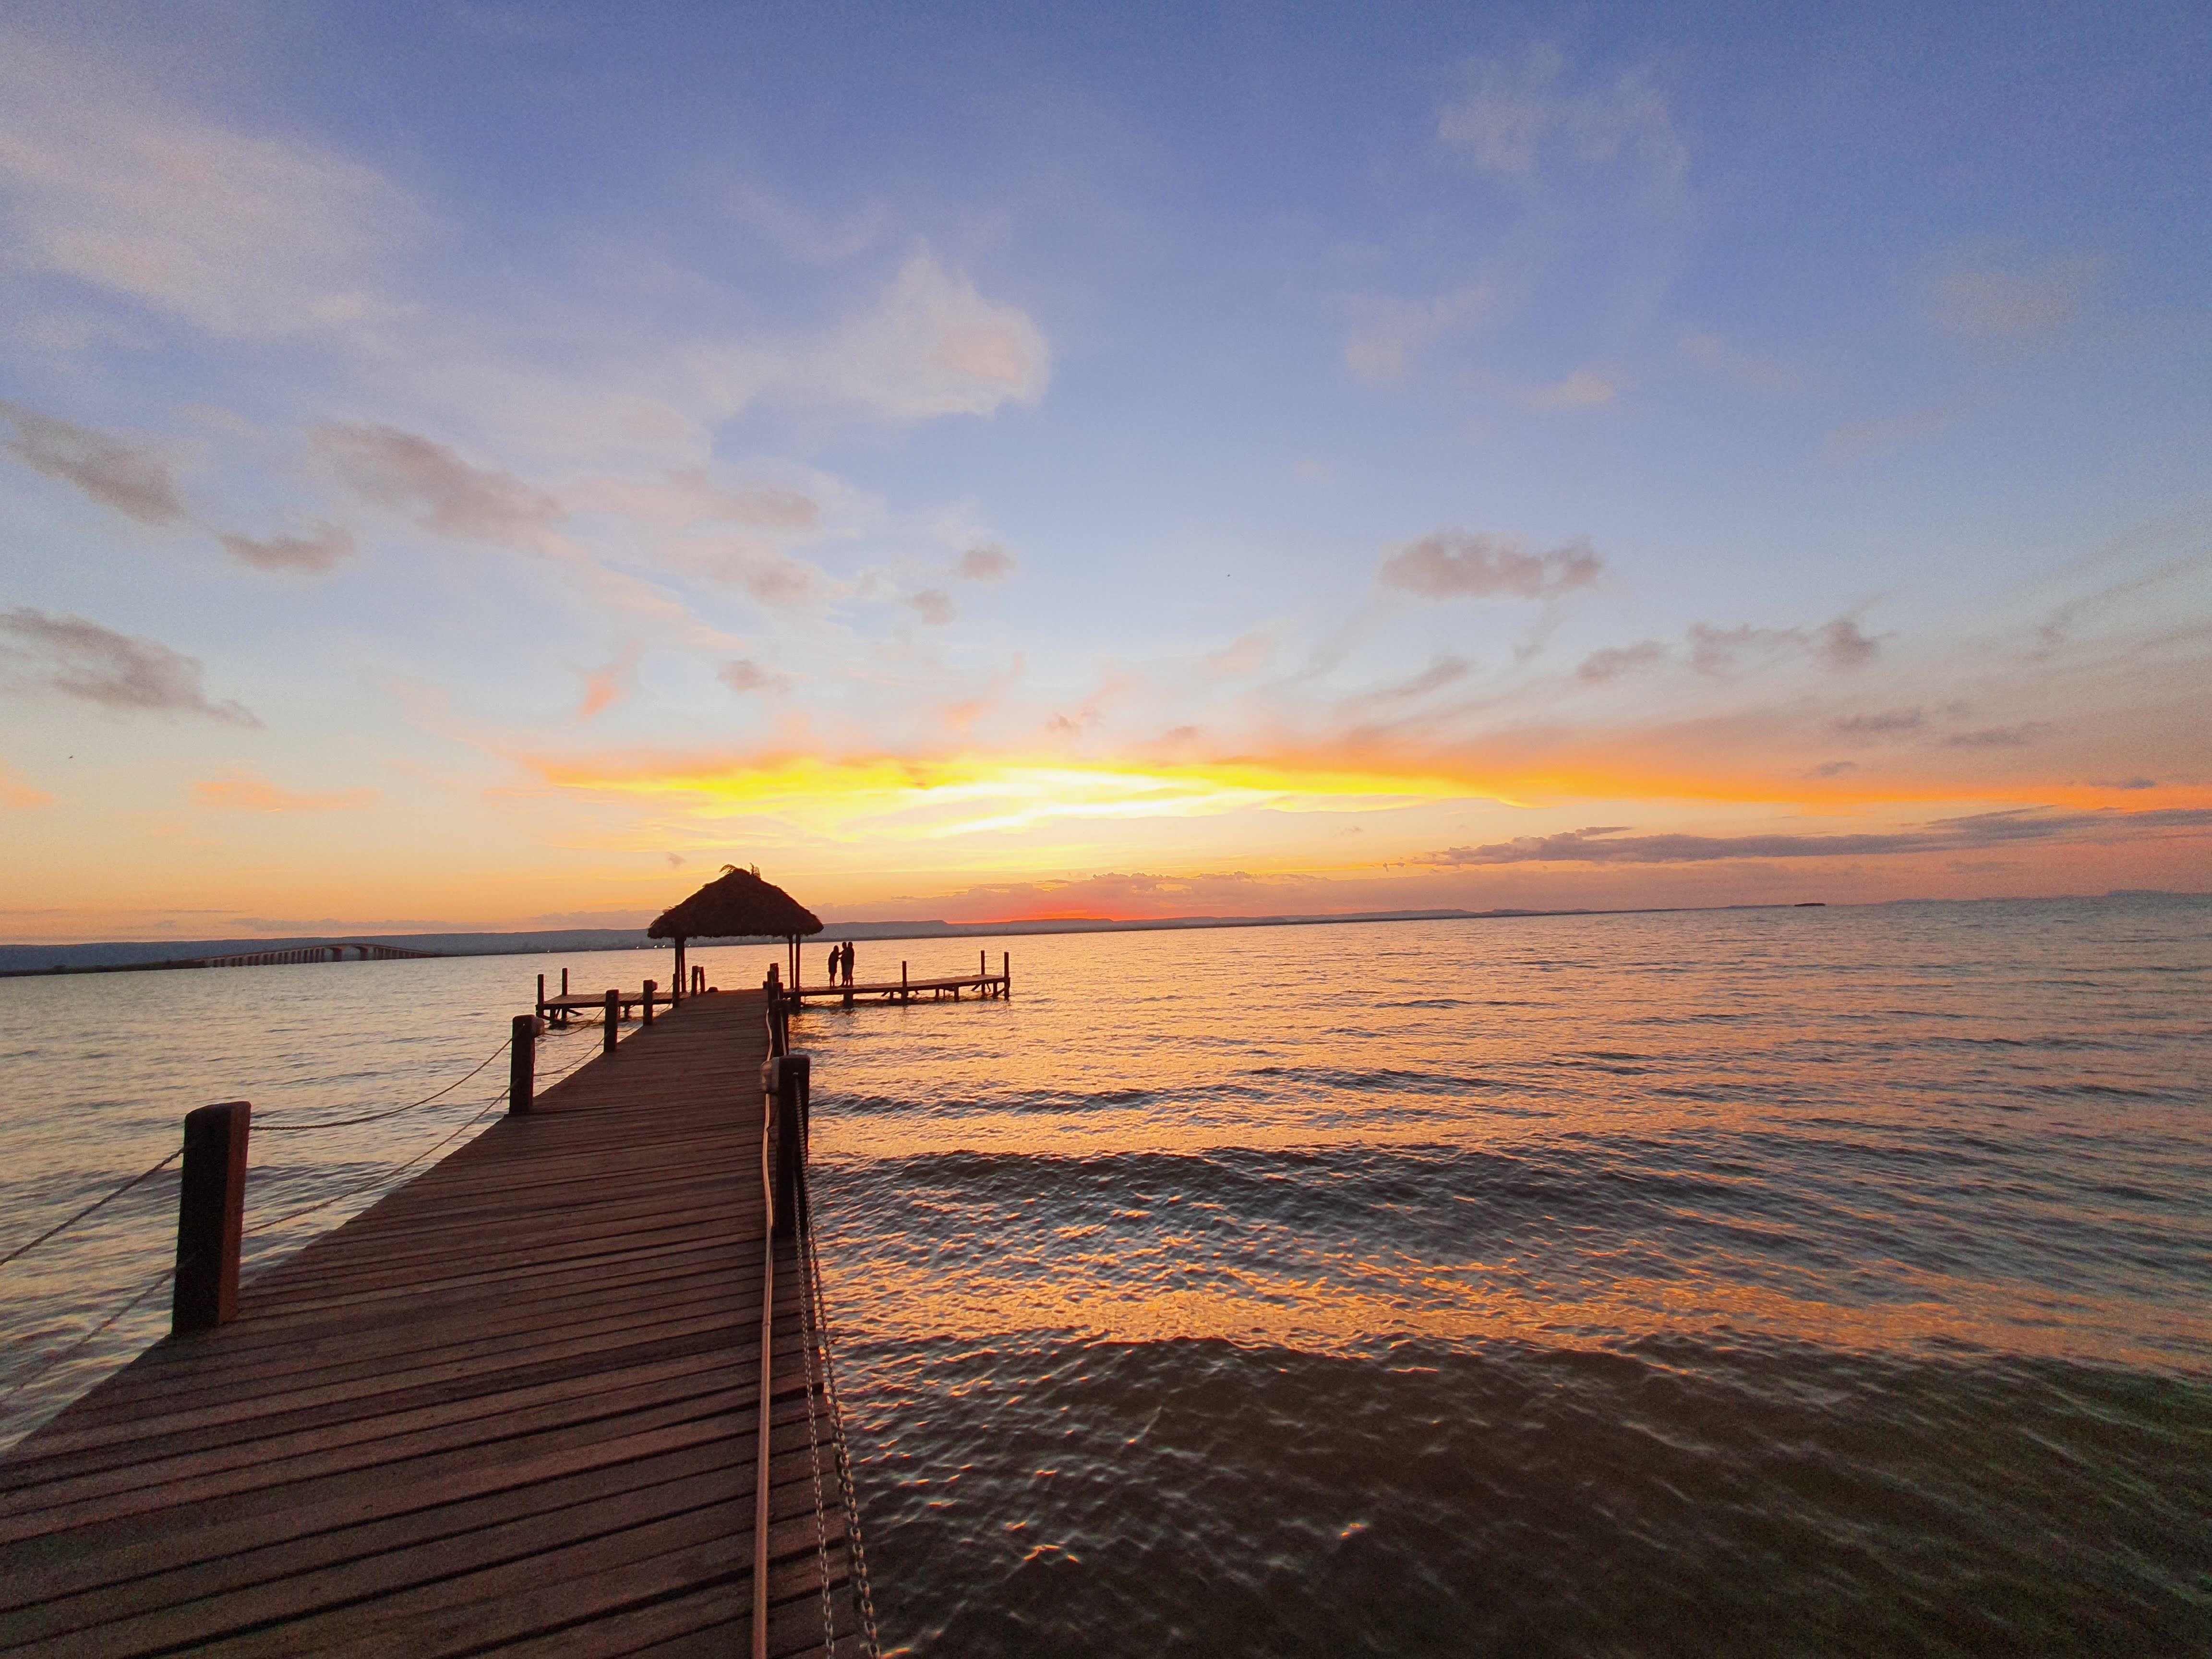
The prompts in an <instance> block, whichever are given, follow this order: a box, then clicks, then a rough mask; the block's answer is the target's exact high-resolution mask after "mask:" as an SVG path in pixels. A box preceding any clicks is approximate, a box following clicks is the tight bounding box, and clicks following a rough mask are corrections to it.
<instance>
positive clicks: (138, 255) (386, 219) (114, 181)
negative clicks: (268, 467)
mask: <svg viewBox="0 0 2212 1659" xmlns="http://www.w3.org/2000/svg"><path fill="white" fill-rule="evenodd" d="M0 188H4V190H5V191H6V193H7V195H8V197H9V202H10V205H11V207H12V213H11V215H10V217H9V225H10V229H11V238H12V241H13V243H14V247H15V254H16V257H17V258H19V259H21V260H22V261H23V262H24V263H26V264H30V265H33V266H35V267H40V268H43V269H45V270H53V271H59V272H62V273H64V274H65V275H68V276H74V277H76V278H79V279H81V280H82V281H84V282H87V283H94V284H95V285H97V286H99V287H100V288H103V289H107V290H109V291H110V292H112V293H118V294H123V295H129V296H131V298H132V299H134V300H137V301H143V302H144V303H145V304H147V305H149V306H152V307H156V308H157V309H159V310H161V311H163V312H166V313H170V314H172V315H173V316H177V317H180V318H183V319H185V320H186V321H188V322H190V323H192V324H195V325H197V326H199V327H201V328H203V329H205V330H207V331H210V332H211V333H215V334H218V335H224V336H228V337H236V338H254V337H272V336H281V335H289V334H301V333H307V332H313V331H328V330H331V329H337V328H345V327H350V326H354V325H360V324H362V323H364V322H368V321H373V320H377V319H383V318H386V317H389V316H392V315H394V314H396V313H397V311H398V307H394V306H393V305H392V303H391V302H390V301H388V300H386V299H385V298H384V297H382V296H381V295H380V294H379V292H378V291H377V284H376V281H375V276H374V273H375V271H376V270H377V268H378V267H379V266H380V264H383V263H384V261H385V260H386V258H387V257H388V251H389V250H390V249H391V248H392V247H393V246H395V245H398V244H400V243H404V242H405V241H407V240H410V239H411V237H412V236H413V235H414V234H415V233H416V231H417V229H418V228H420V226H421V224H422V214H421V212H420V210H418V209H417V208H416V206H415V204H414V203H413V202H412V201H411V200H410V197H408V196H407V195H406V193H405V192H404V191H401V190H399V189H398V187H396V186H395V185H392V184H391V183H390V182H389V181H388V180H386V179H384V178H383V177H382V176H381V175H380V174H379V173H377V172H376V171H375V170H374V169H373V168H370V167H364V166H362V165H361V164H360V163H359V162H356V161H348V160H346V159H344V158H343V157H340V156H337V155H331V154H328V153H327V152H325V151H324V150H322V149H319V148H317V147H315V146H313V145H311V144H307V143H301V142H297V141H292V140H287V139H283V138H278V137H248V136H246V135H245V134H242V133H239V132H235V131H231V130H229V129H228V128H227V127H224V126H222V125H216V123H213V122H210V121H209V120H206V119H204V118H201V117H199V116H197V115H195V114H192V113H191V112H186V111H183V110H179V109H178V108H175V107H174V106H172V105H171V104H170V103H169V102H168V101H167V100H165V99H163V98H161V96H159V95H158V94H154V93H152V92H149V90H148V89H147V88H143V87H137V86H131V85H129V84H126V83H125V82H122V81H120V80H118V77H117V75H116V72H115V70H114V68H113V66H112V64H107V63H105V62H100V61H95V60H94V59H93V58H90V57H88V56H78V55H75V54H72V53H70V52H64V51H60V50H57V49H55V48H53V47H51V46H46V45H42V44H39V43H36V42H33V41H31V40H26V39H23V38H21V37H9V38H7V39H5V40H0Z"/></svg>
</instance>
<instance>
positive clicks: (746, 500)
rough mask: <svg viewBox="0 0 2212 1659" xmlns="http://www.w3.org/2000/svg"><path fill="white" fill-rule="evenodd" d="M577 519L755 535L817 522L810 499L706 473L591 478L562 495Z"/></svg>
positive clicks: (795, 492)
mask: <svg viewBox="0 0 2212 1659" xmlns="http://www.w3.org/2000/svg"><path fill="white" fill-rule="evenodd" d="M562 497H563V499H564V500H565V501H567V503H568V507H569V508H570V509H571V510H572V511H574V512H575V513H579V514H583V513H606V514H610V515H617V516H620V517H623V518H627V519H633V520H641V521H642V522H645V523H648V524H655V525H659V526H665V527H667V528H670V529H674V530H689V529H690V528H691V527H692V526H694V525H702V524H741V525H749V526H755V527H757V528H760V529H770V530H810V529H811V528H813V526H814V525H815V523H816V521H817V519H819V517H820V516H821V508H820V507H819V505H818V504H817V502H816V501H813V500H812V498H811V497H810V496H808V495H805V494H803V493H802V492H800V491H799V490H796V489H786V488H784V487H783V486H781V485H780V484H769V483H740V484H736V485H730V484H723V483H715V482H714V481H713V480H712V479H710V478H709V477H708V475H707V472H706V471H705V469H703V468H690V469H683V470H678V471H672V472H669V473H666V474H665V475H664V476H662V477H659V478H653V479H641V478H592V479H586V481H585V482H583V483H579V484H575V485H572V486H570V487H569V488H568V489H565V490H563V491H562Z"/></svg>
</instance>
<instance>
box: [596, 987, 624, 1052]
mask: <svg viewBox="0 0 2212 1659" xmlns="http://www.w3.org/2000/svg"><path fill="white" fill-rule="evenodd" d="M620 1024H622V993H621V992H619V991H610V992H608V993H607V1023H606V1035H605V1036H602V1037H601V1038H600V1039H599V1052H600V1053H601V1054H612V1053H614V1051H615V1039H616V1037H617V1036H618V1035H619V1033H618V1032H617V1030H616V1028H617V1026H619V1025H620Z"/></svg>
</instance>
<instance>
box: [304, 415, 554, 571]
mask: <svg viewBox="0 0 2212 1659" xmlns="http://www.w3.org/2000/svg"><path fill="white" fill-rule="evenodd" d="M308 440H309V441H310V442H311V443H313V446H314V447H315V450H316V453H319V454H320V455H321V456H322V457H323V459H325V460H326V461H328V462H329V463H330V465H331V468H332V469H333V470H334V471H336V472H337V475H338V477H340V478H341V479H343V481H344V482H345V483H346V485H347V487H348V488H349V489H352V490H353V491H354V492H355V493H356V494H357V495H360V496H362V499H363V500H365V501H372V502H374V503H375V504H376V505H377V506H379V507H387V508H389V509H390V510H392V512H395V513H401V514H404V516H405V517H407V518H409V519H410V520H413V521H414V522H415V523H416V524H417V525H419V526H422V528H423V529H425V530H434V531H436V532H439V533H440V534H441V535H446V536H456V537H460V538H465V539H466V540H470V541H479V542H492V543H495V544H498V545H500V546H502V547H513V548H519V549H520V550H523V551H525V552H532V553H538V552H544V551H546V550H547V549H548V547H549V546H550V544H551V543H552V542H553V540H554V526H556V525H557V524H559V523H560V522H561V520H562V519H563V518H564V517H566V516H567V514H566V513H565V512H564V510H563V509H562V506H561V503H560V502H559V501H556V500H555V499H554V498H553V497H552V496H551V495H548V494H547V493H546V492H545V491H544V490H542V489H538V488H536V487H535V486H534V485H531V484H526V483H523V482H522V481H521V480H520V478H517V477H513V476H512V475H510V474H508V473H505V472H495V471H490V470H489V468H485V467H479V466H471V465H470V464H469V463H468V462H466V461H465V460H463V459H461V458H460V457H459V455H458V454H456V453H453V451H452V450H450V449H448V448H447V447H446V446H445V445H443V444H440V443H434V442H433V441H431V440H429V439H428V438H424V437H421V436H418V435H416V434H415V433H412V432H403V431H401V430H400V429H399V428H398V427H392V426H348V425H343V424H341V423H337V422H325V424H323V425H321V426H318V427H316V428H313V430H311V431H310V432H309V434H308Z"/></svg>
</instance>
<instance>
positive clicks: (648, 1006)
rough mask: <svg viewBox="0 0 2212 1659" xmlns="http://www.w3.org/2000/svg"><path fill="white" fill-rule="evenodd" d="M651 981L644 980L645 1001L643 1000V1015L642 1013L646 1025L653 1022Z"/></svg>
mask: <svg viewBox="0 0 2212 1659" xmlns="http://www.w3.org/2000/svg"><path fill="white" fill-rule="evenodd" d="M643 1006H644V1008H645V1015H644V1018H645V1023H646V1024H647V1025H650V1024H653V981H651V980H647V981H646V982H645V1002H644V1005H643Z"/></svg>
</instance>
